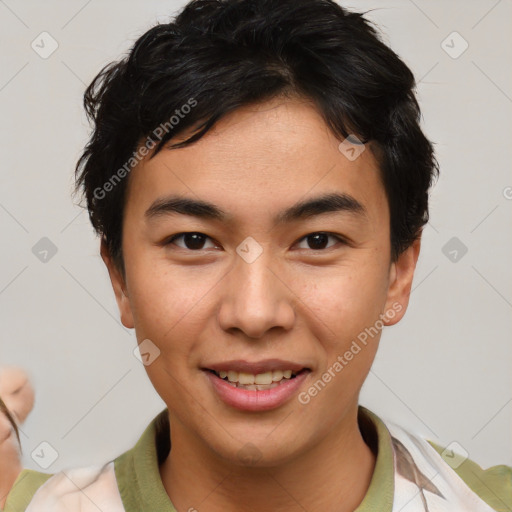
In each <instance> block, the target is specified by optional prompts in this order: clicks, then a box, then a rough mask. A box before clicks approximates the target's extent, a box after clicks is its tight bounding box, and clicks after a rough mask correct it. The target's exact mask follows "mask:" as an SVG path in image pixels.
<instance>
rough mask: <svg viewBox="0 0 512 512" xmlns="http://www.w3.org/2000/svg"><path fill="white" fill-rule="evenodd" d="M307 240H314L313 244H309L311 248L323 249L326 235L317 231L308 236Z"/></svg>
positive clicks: (325, 243)
mask: <svg viewBox="0 0 512 512" xmlns="http://www.w3.org/2000/svg"><path fill="white" fill-rule="evenodd" d="M308 239H309V241H311V239H313V240H314V242H313V244H311V243H310V244H309V246H310V247H311V246H312V247H311V249H323V248H324V247H325V246H326V245H327V239H328V236H327V235H326V234H325V233H317V234H315V235H309V236H308Z"/></svg>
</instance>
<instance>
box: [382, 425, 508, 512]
mask: <svg viewBox="0 0 512 512" xmlns="http://www.w3.org/2000/svg"><path fill="white" fill-rule="evenodd" d="M386 426H387V427H388V430H389V432H390V434H391V439H392V444H393V451H394V453H395V471H396V474H395V484H396V489H397V490H400V489H401V490H402V491H404V494H406V490H407V486H408V484H409V483H410V482H413V483H414V484H415V485H416V487H419V488H420V491H421V494H422V499H425V500H427V501H429V499H430V500H432V501H433V502H435V501H444V502H445V503H446V502H448V503H450V504H453V505H454V506H455V509H459V510H472V511H491V510H493V511H498V512H499V511H507V512H509V511H510V510H512V467H509V466H505V465H500V466H493V467H492V468H489V469H486V470H484V469H482V468H481V467H480V466H479V465H478V464H477V463H475V462H473V461H472V460H470V459H469V458H467V453H466V454H465V455H462V454H461V453H457V451H458V452H463V448H462V447H460V445H458V444H456V443H451V444H449V445H448V446H447V447H445V448H443V447H442V446H440V445H438V444H436V443H434V442H432V441H428V440H426V439H424V438H422V437H420V436H417V435H415V434H412V433H411V432H407V431H406V430H404V429H402V428H401V427H399V426H397V425H395V424H393V423H386ZM457 448H459V450H457ZM425 491H427V492H425ZM423 495H424V496H423Z"/></svg>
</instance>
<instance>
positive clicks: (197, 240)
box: [183, 233, 204, 249]
mask: <svg viewBox="0 0 512 512" xmlns="http://www.w3.org/2000/svg"><path fill="white" fill-rule="evenodd" d="M183 239H184V241H185V245H186V246H187V248H188V249H201V248H202V246H203V245H204V236H203V235H201V234H200V233H187V234H186V235H185V236H184V238H183Z"/></svg>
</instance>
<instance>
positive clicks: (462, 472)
mask: <svg viewBox="0 0 512 512" xmlns="http://www.w3.org/2000/svg"><path fill="white" fill-rule="evenodd" d="M428 442H429V444H430V445H431V446H432V447H433V448H434V449H435V450H436V452H437V453H438V454H439V455H440V456H441V457H442V458H443V460H445V461H446V462H447V464H448V465H449V466H451V467H452V468H453V470H454V471H455V472H456V473H457V475H458V476H459V477H460V478H462V480H464V482H465V483H466V485H467V486H468V487H469V488H470V489H472V490H473V491H474V492H475V493H476V494H478V495H479V496H480V497H481V498H482V499H483V500H484V501H485V502H486V503H488V504H489V505H490V506H491V507H492V508H493V509H494V510H497V511H499V512H501V511H503V512H509V511H510V510H512V467H511V466H506V465H503V464H500V465H497V466H492V467H490V468H487V469H483V468H482V467H480V466H479V465H478V464H477V463H476V462H474V461H472V460H470V459H468V458H466V456H465V455H461V454H458V453H457V452H456V451H455V450H453V449H451V447H450V445H448V446H447V447H443V446H440V445H438V444H436V443H434V442H432V441H428Z"/></svg>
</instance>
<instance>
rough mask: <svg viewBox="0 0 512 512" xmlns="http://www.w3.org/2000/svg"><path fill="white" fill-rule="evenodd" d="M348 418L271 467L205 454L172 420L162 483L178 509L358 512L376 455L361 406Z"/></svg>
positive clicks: (162, 470)
mask: <svg viewBox="0 0 512 512" xmlns="http://www.w3.org/2000/svg"><path fill="white" fill-rule="evenodd" d="M346 420H347V421H345V422H344V423H343V424H340V425H338V426H337V427H336V428H334V429H333V430H332V431H331V432H330V434H329V435H328V436H326V437H324V438H323V439H322V440H321V441H320V442H318V443H317V444H316V445H314V446H313V447H312V448H309V449H308V450H307V451H306V452H305V453H302V454H300V455H299V456H296V457H294V458H293V459H291V460H288V461H287V462H286V463H283V464H280V465H275V466H271V467H241V466H238V465H235V464H233V463H231V464H230V463H229V462H226V461H225V460H220V458H219V457H218V456H212V454H211V452H210V455H209V456H208V455H206V456H205V452H203V451H201V450H198V449H197V444H196V441H195V440H194V437H193V436H192V435H190V434H189V433H187V432H186V430H185V429H184V428H183V426H182V425H181V426H180V425H179V424H178V423H177V424H176V425H174V423H172V422H171V446H172V449H171V451H170V453H169V456H168V457H167V459H166V460H165V461H164V462H163V464H162V465H161V467H160V474H161V477H162V482H163V484H164V487H165V489H166V491H167V493H168V494H169V497H170V499H171V501H172V503H173V505H174V506H175V507H176V509H177V510H194V509H196V510H201V508H206V509H208V510H209V511H211V512H221V511H223V512H235V511H237V512H238V511H239V510H257V509H261V510H265V509H268V508H271V509H272V510H273V511H276V512H284V511H286V512H304V510H308V511H309V512H320V511H322V512H330V511H333V512H334V511H336V512H352V511H354V510H355V509H356V508H357V507H358V505H359V504H360V503H361V501H362V500H363V498H364V496H365V494H366V492H367V490H368V487H369V485H370V481H371V477H372V474H373V470H374V467H375V456H374V454H373V453H372V451H371V449H370V448H369V447H368V446H367V445H366V443H365V442H364V440H363V438H362V436H361V433H360V431H359V427H358V423H357V409H356V410H355V411H354V413H353V414H351V415H350V418H349V417H347V418H346ZM173 434H176V435H173ZM206 453H208V452H206Z"/></svg>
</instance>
